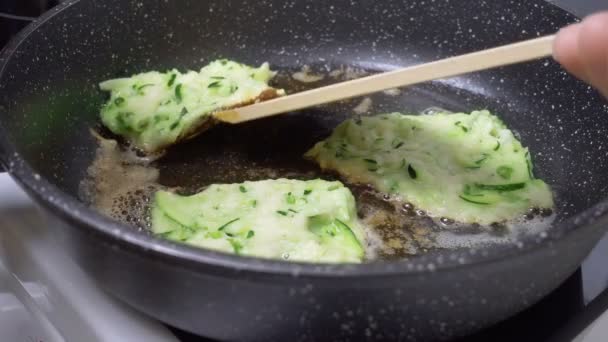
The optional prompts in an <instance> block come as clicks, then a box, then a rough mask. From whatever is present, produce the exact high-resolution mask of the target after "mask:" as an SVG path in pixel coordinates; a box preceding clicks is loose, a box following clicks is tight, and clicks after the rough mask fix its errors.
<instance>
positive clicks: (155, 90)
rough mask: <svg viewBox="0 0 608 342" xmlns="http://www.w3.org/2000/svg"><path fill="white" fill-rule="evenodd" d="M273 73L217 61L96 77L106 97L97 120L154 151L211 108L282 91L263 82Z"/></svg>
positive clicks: (185, 133)
mask: <svg viewBox="0 0 608 342" xmlns="http://www.w3.org/2000/svg"><path fill="white" fill-rule="evenodd" d="M274 75H275V72H273V71H271V70H270V69H269V66H268V63H264V64H262V65H261V66H260V67H259V68H253V67H250V66H247V65H244V64H240V63H237V62H233V61H229V60H225V59H224V60H217V61H214V62H212V63H210V64H209V65H207V66H205V67H203V68H202V69H201V70H200V71H199V72H195V71H188V72H186V73H181V72H179V71H178V70H175V69H174V70H171V71H168V72H164V73H161V72H157V71H152V72H146V73H142V74H138V75H134V76H132V77H129V78H119V79H113V80H109V81H105V82H102V83H101V84H100V85H99V86H100V88H101V90H103V91H107V92H110V98H109V100H108V101H107V102H106V104H105V105H104V106H103V108H102V109H101V120H102V122H103V124H104V125H105V126H106V127H108V128H109V129H110V130H111V131H112V132H114V133H115V134H118V135H120V136H123V137H124V138H126V139H127V140H129V141H130V142H131V143H132V144H133V145H135V146H136V147H138V148H140V149H142V150H144V151H146V152H155V151H158V150H160V149H162V148H164V147H167V146H169V145H171V144H174V143H176V142H178V141H180V140H182V139H186V138H188V137H190V136H192V135H194V134H196V133H197V130H198V129H200V128H201V127H203V126H204V125H205V124H206V123H207V122H208V120H209V119H210V118H211V115H210V114H211V113H213V112H215V111H217V110H220V109H225V108H231V107H236V106H239V105H244V104H248V103H251V102H255V101H258V100H264V99H269V98H272V97H276V96H281V95H284V93H285V92H284V91H283V90H281V89H274V88H272V87H270V86H269V85H268V82H269V81H270V79H272V77H274Z"/></svg>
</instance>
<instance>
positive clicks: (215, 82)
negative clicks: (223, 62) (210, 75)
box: [207, 81, 222, 88]
mask: <svg viewBox="0 0 608 342" xmlns="http://www.w3.org/2000/svg"><path fill="white" fill-rule="evenodd" d="M221 85H222V81H214V82H211V83H209V85H208V86H207V88H218V87H220V86H221Z"/></svg>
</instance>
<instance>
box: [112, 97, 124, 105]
mask: <svg viewBox="0 0 608 342" xmlns="http://www.w3.org/2000/svg"><path fill="white" fill-rule="evenodd" d="M123 103H125V99H124V98H122V97H117V98H115V99H114V104H115V105H117V106H120V105H122V104H123Z"/></svg>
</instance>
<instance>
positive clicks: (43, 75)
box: [0, 0, 608, 341]
mask: <svg viewBox="0 0 608 342" xmlns="http://www.w3.org/2000/svg"><path fill="white" fill-rule="evenodd" d="M573 21H575V18H574V17H573V16H572V15H570V14H568V13H566V12H564V11H562V10H560V9H558V8H556V7H554V6H552V5H549V4H546V3H545V2H543V1H524V0H521V1H509V2H503V1H500V2H499V1H491V2H489V1H488V2H485V1H466V2H465V1H453V0H452V1H448V0H435V1H405V0H403V1H398V0H392V1H371V0H359V1H356V0H349V1H346V0H338V1H331V2H329V1H327V2H321V1H312V0H310V1H297V2H296V1H264V0H261V1H219V0H218V1H195V0H191V1H185V0H184V1H145V2H144V1H123V0H110V1H104V2H100V1H92V0H91V1H85V0H82V1H67V2H65V3H63V4H62V5H60V6H59V7H58V8H57V9H55V10H53V11H52V12H51V13H49V14H47V15H45V16H44V17H43V18H42V19H40V20H39V21H38V22H36V23H34V24H33V25H30V26H29V27H28V28H27V29H26V30H25V31H24V32H23V33H22V34H21V35H20V36H19V37H18V38H17V39H16V40H14V41H13V42H12V43H11V44H9V46H8V47H7V48H6V49H5V50H4V52H3V54H2V56H1V57H0V62H2V65H3V67H2V69H1V74H0V164H4V166H5V167H7V169H8V170H9V172H11V174H12V175H13V176H14V177H15V179H16V180H17V181H18V182H19V183H20V184H22V185H23V187H24V188H25V189H26V190H27V191H28V192H29V193H30V194H31V195H32V196H33V197H34V198H35V199H36V200H37V201H38V202H39V203H40V204H42V205H43V206H44V207H45V208H46V209H48V210H47V212H48V213H49V214H50V215H49V217H50V222H51V223H54V224H51V225H49V235H52V236H53V237H54V238H55V239H56V240H57V242H58V243H60V244H61V245H62V246H63V247H64V248H65V249H66V250H67V251H69V252H70V253H71V254H72V255H73V257H74V259H75V260H76V261H78V262H79V264H80V265H81V266H82V267H83V269H85V270H86V271H87V272H88V273H89V274H90V275H91V276H93V277H94V279H96V280H98V281H99V283H100V284H102V285H103V286H104V287H105V288H106V289H107V290H108V291H110V292H111V293H112V294H114V295H115V296H117V297H118V298H120V299H122V300H124V301H125V302H127V303H129V304H131V305H132V306H134V307H135V308H137V309H139V310H141V311H143V312H145V313H147V314H149V315H151V316H152V317H155V318H158V319H161V320H163V321H165V322H167V323H169V324H172V325H174V326H177V327H179V328H182V329H185V330H189V331H192V332H195V333H198V334H201V335H204V336H208V337H213V338H218V339H224V340H256V341H257V340H259V341H273V340H280V341H284V340H287V339H293V340H301V341H308V340H317V341H318V340H353V339H357V340H364V339H365V340H382V339H385V340H386V339H388V340H433V339H447V338H451V337H454V336H462V335H464V334H467V333H469V332H471V331H474V330H478V329H480V328H483V327H484V326H487V325H489V324H492V323H495V322H497V321H499V320H501V319H504V318H506V317H508V316H509V315H512V314H514V313H516V312H518V311H520V310H522V309H523V308H525V307H527V306H529V305H531V304H533V303H534V302H536V301H537V300H539V299H540V298H541V297H542V296H544V295H545V294H547V293H548V292H549V291H551V290H552V289H554V288H556V287H557V286H558V285H559V284H560V282H562V281H563V280H564V279H566V277H567V276H568V275H570V274H571V273H572V272H573V271H574V270H575V269H576V268H577V267H578V265H579V264H580V262H581V260H582V258H584V257H585V256H586V254H587V253H588V251H589V250H590V249H591V248H592V246H593V245H594V244H595V242H596V241H597V240H598V239H599V238H600V237H601V235H603V233H604V230H605V225H606V221H607V219H606V215H605V214H606V211H607V209H608V204H607V203H606V202H605V201H604V198H605V193H606V188H607V187H608V179H607V177H606V176H605V170H606V163H607V161H608V158H607V155H606V153H607V152H606V151H607V149H606V148H607V146H606V145H605V137H606V136H608V135H607V133H608V120H606V115H608V108H607V106H606V104H605V102H604V101H603V100H602V99H601V98H600V97H599V96H598V95H597V94H596V92H595V91H593V90H592V89H590V88H588V87H587V86H586V85H584V84H582V83H580V82H578V81H576V80H574V79H573V78H572V77H570V76H568V75H567V74H566V73H565V72H564V71H562V70H561V69H560V68H559V66H558V65H557V64H555V63H554V62H553V61H550V60H542V61H538V62H534V63H528V64H525V65H517V66H511V67H506V68H501V69H498V70H492V71H485V72H481V73H476V74H473V75H467V76H463V77H458V78H453V79H450V80H445V81H439V82H433V83H429V84H424V85H421V86H417V87H411V88H408V89H405V90H404V92H403V94H402V95H400V96H398V97H388V96H386V95H383V94H379V95H375V96H374V101H373V103H374V105H373V108H372V111H373V112H375V113H378V112H386V111H393V110H398V111H406V112H410V111H411V112H414V111H419V110H422V109H424V108H426V107H429V106H440V107H444V108H446V109H450V110H466V111H468V110H472V109H479V108H488V109H490V110H492V111H493V112H495V113H498V114H499V115H500V116H501V118H503V119H504V120H505V121H506V123H507V124H508V125H509V126H510V127H512V128H513V129H514V130H515V131H517V132H519V134H520V135H521V140H522V141H523V143H524V145H527V146H529V147H530V149H531V151H532V152H533V158H534V159H535V164H536V168H537V175H538V176H539V177H541V178H543V179H545V180H546V181H547V182H548V183H549V184H551V186H552V187H553V189H554V190H555V192H556V194H557V198H556V200H557V206H558V218H557V224H556V226H555V227H554V228H553V229H552V230H551V231H550V232H548V234H540V235H538V236H536V237H532V238H529V239H526V240H523V241H521V242H520V243H518V244H515V245H513V246H504V247H501V248H492V249H481V250H478V249H475V250H457V251H449V252H445V251H444V252H435V253H429V254H427V255H421V256H419V257H416V258H412V259H410V260H404V261H398V262H377V263H370V264H366V265H358V266H346V265H336V266H328V265H303V264H290V263H285V262H280V261H263V260H256V259H248V258H242V257H238V256H228V255H223V254H219V253H214V252H209V251H204V250H199V249H195V248H191V247H186V246H181V245H176V244H173V243H171V242H167V241H161V240H158V239H155V238H153V237H151V236H149V235H147V234H145V233H142V232H139V231H136V230H134V229H132V228H131V227H127V226H124V225H121V224H118V223H117V222H115V221H112V220H110V219H108V218H105V217H102V216H100V215H98V214H97V213H95V212H94V211H92V210H91V209H89V208H87V207H86V206H85V205H84V204H83V203H81V202H79V201H78V200H77V194H78V187H79V183H80V181H81V180H82V179H83V178H84V177H85V176H86V168H87V167H88V166H89V165H90V163H91V161H92V159H93V157H94V151H95V148H96V144H95V141H94V139H93V138H92V137H91V135H90V134H89V128H90V127H95V126H96V125H97V124H98V110H99V106H100V105H101V103H102V102H103V101H104V95H103V94H101V93H100V92H99V91H98V89H97V86H96V84H97V83H98V82H99V81H101V80H104V79H107V78H111V77H116V76H124V75H129V74H132V73H135V72H140V71H145V70H151V69H161V70H162V69H167V68H170V67H177V68H180V69H182V70H183V69H186V68H193V69H197V68H199V67H200V66H201V65H203V64H205V63H206V62H208V61H210V60H213V59H215V58H220V57H226V58H232V59H236V60H239V61H242V62H244V63H249V64H258V63H261V62H264V61H268V62H270V64H271V65H273V66H274V68H276V69H279V70H295V69H297V68H299V67H301V66H302V65H304V64H308V65H312V66H314V67H316V68H324V67H326V66H329V67H330V68H333V67H337V66H341V65H346V66H355V67H360V68H363V69H367V70H374V71H382V70H388V69H393V68H396V67H400V66H406V65H412V64H417V63H421V62H425V61H431V60H435V59H438V58H442V57H448V56H452V55H456V54H460V53H464V52H470V51H473V50H478V49H483V48H488V47H492V46H495V45H499V44H506V43H510V42H514V41H517V40H522V39H527V38H532V37H536V36H538V35H543V34H550V33H553V32H554V31H555V30H557V29H558V28H559V27H561V26H563V25H565V24H567V23H571V22H573ZM353 103H356V100H353V102H352V103H350V104H343V105H340V106H337V107H336V106H327V107H320V108H315V109H311V110H305V111H301V112H298V113H292V114H289V115H287V116H283V117H277V118H273V119H269V120H265V121H260V122H252V123H250V124H246V125H244V126H242V127H234V128H227V127H223V128H222V127H220V128H217V131H214V132H210V134H211V136H213V134H215V136H218V135H222V138H221V139H218V140H217V141H216V142H214V141H209V137H200V138H199V139H197V140H193V141H192V142H189V143H187V144H185V145H184V146H180V147H179V148H177V149H176V151H180V153H179V154H176V153H173V154H170V156H172V157H170V158H169V159H168V160H166V161H165V162H166V165H172V166H175V169H176V170H178V169H179V168H183V169H187V168H188V167H192V166H193V165H194V166H196V167H197V168H198V167H199V166H200V164H201V163H202V162H201V160H204V157H201V155H200V154H199V152H200V153H202V152H201V151H202V147H206V148H207V149H208V151H210V152H214V153H216V154H218V155H220V153H218V151H222V146H223V145H222V144H223V143H225V142H229V141H233V142H234V141H236V142H241V143H242V144H241V145H243V146H242V148H243V150H241V151H246V152H251V153H242V157H243V158H244V157H246V156H247V157H249V158H254V159H255V161H256V162H264V160H266V161H267V162H269V163H273V164H272V165H276V164H274V163H277V162H278V163H281V162H282V161H285V162H286V163H287V164H289V163H288V161H289V158H288V157H287V156H288V155H291V153H295V152H298V153H300V152H302V151H303V150H304V149H305V148H306V147H308V143H309V142H311V141H313V140H316V139H318V138H320V137H322V136H324V135H326V134H327V133H328V132H329V131H330V129H331V128H333V127H334V126H335V125H336V124H337V123H338V122H339V121H340V120H342V119H344V117H345V115H347V114H348V113H349V112H347V110H349V109H350V108H352V106H351V105H352V104H353ZM273 132H274V133H273ZM206 139H207V140H206ZM275 139H277V140H275ZM299 139H303V140H299ZM237 145H238V144H237ZM218 158H221V156H220V157H218ZM197 163H198V164H197ZM290 167H291V166H290ZM163 172H164V173H163V175H165V176H171V175H175V174H179V172H178V171H175V170H174V169H171V172H167V171H166V170H165V171H163ZM207 172H208V170H207V171H206V170H205V169H204V168H202V169H201V171H200V177H208V176H210V175H211V174H208V173H207ZM169 178H170V177H169ZM165 181H166V182H167V183H170V181H171V179H167V177H165Z"/></svg>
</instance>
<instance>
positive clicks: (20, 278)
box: [0, 0, 608, 342]
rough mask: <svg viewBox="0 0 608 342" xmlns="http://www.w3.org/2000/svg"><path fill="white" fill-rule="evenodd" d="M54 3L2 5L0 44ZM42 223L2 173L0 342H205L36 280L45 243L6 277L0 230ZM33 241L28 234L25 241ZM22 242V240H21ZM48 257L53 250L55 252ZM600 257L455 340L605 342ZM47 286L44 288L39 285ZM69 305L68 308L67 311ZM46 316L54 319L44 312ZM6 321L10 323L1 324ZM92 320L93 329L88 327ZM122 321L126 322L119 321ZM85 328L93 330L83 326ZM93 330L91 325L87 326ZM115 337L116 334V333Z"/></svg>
mask: <svg viewBox="0 0 608 342" xmlns="http://www.w3.org/2000/svg"><path fill="white" fill-rule="evenodd" d="M58 2H61V1H60V0H54V1H53V0H31V1H24V0H2V1H0V46H2V44H3V43H5V42H6V40H7V39H8V38H9V37H10V36H11V35H13V34H14V33H16V32H17V31H18V30H19V29H20V28H22V27H23V26H24V25H25V24H27V19H28V17H35V16H37V15H38V14H39V13H41V12H42V11H44V9H47V8H49V7H51V6H53V5H55V4H57V3H58ZM550 2H553V3H556V4H558V5H560V6H562V7H564V8H566V9H568V10H570V11H572V12H574V13H575V14H577V15H579V16H582V15H585V14H587V13H591V12H593V11H595V10H598V9H608V2H607V1H606V0H551V1H550ZM1 13H8V14H9V15H8V16H7V15H2V14H1ZM14 15H17V16H18V17H15V16H14ZM8 17H10V18H8ZM43 226H44V220H43V219H42V218H41V217H40V216H39V214H38V211H37V209H36V208H35V207H34V206H33V204H32V203H31V202H30V200H29V199H28V198H27V196H25V195H24V194H23V192H21V190H20V189H19V188H18V187H17V186H16V185H15V184H14V183H13V182H12V180H11V179H10V178H9V177H8V176H7V175H6V174H2V175H0V229H2V232H3V234H2V235H0V242H1V243H0V252H2V253H0V335H2V336H3V339H4V338H10V337H9V336H11V337H12V336H13V335H10V334H9V335H7V334H8V333H7V332H5V329H12V330H11V331H16V332H17V335H14V338H13V339H11V340H15V341H38V340H43V339H42V338H41V336H44V337H45V339H44V341H64V340H68V338H65V339H64V338H63V337H62V336H61V333H60V331H61V330H62V329H59V328H60V327H59V328H58V327H57V325H61V324H65V323H66V322H70V324H69V325H70V327H69V329H68V328H65V329H63V330H64V331H63V333H64V335H66V336H67V335H69V336H72V337H73V336H89V337H90V336H95V338H96V340H98V341H114V340H115V339H114V338H115V336H122V339H121V340H124V337H126V336H131V337H132V338H131V339H130V340H142V339H143V340H146V341H209V340H206V339H204V338H201V337H198V336H194V335H191V334H188V333H186V332H183V331H179V330H177V329H175V328H171V327H166V326H163V325H161V324H160V323H158V322H155V321H153V320H151V319H149V318H147V317H143V316H141V315H139V314H138V313H136V312H133V311H132V310H131V309H129V308H126V307H124V305H122V304H121V303H118V302H117V301H116V300H114V299H112V298H111V297H109V296H108V295H106V294H105V293H103V291H101V290H99V289H98V288H97V287H96V285H95V284H92V283H90V281H88V280H87V279H86V277H85V276H84V275H83V274H81V273H79V272H78V270H76V269H71V268H69V267H68V266H66V265H67V264H69V262H67V261H66V262H59V261H57V262H56V263H55V264H51V265H52V266H53V267H57V268H58V269H64V271H65V272H67V273H64V274H70V277H71V278H70V280H69V281H68V283H66V284H65V286H64V285H59V283H61V282H62V281H65V279H58V277H52V276H50V275H49V274H47V275H46V276H44V275H42V273H44V272H42V273H41V274H36V276H34V275H33V274H34V273H32V271H31V269H32V268H33V267H34V266H35V263H36V260H38V261H39V262H42V261H41V258H43V259H44V257H41V255H42V254H40V253H42V251H41V250H42V249H43V246H39V248H38V249H36V250H29V252H28V253H30V254H28V258H29V259H28V258H23V259H24V260H25V259H27V260H29V261H28V262H31V264H28V262H26V261H24V260H20V262H19V263H17V266H15V265H13V266H14V267H17V268H20V267H21V268H22V269H24V270H26V271H24V272H25V273H24V274H20V273H19V270H18V269H17V270H15V269H11V270H10V271H11V272H13V274H11V272H7V270H6V269H5V268H4V267H5V266H3V259H2V256H3V255H4V254H6V253H9V252H10V251H7V249H10V248H7V247H6V246H7V239H11V234H5V233H6V232H7V231H12V232H19V234H16V235H15V234H13V235H12V238H13V239H16V240H14V241H10V243H8V245H10V246H13V245H16V244H17V243H19V241H21V242H23V241H25V237H27V234H28V233H25V232H26V229H25V228H28V229H30V233H29V234H34V232H35V229H39V228H40V227H43ZM33 227H38V228H33ZM19 235H24V236H25V237H23V236H21V237H20V236H19ZM32 236H33V235H30V239H31V237H32ZM20 238H22V239H24V240H19V239H20ZM3 246H4V251H3ZM49 253H55V251H50V252H49ZM30 259H31V260H30ZM59 259H61V256H57V260H59ZM606 260H608V236H607V237H605V238H604V239H603V240H601V241H600V242H599V243H598V245H597V247H596V248H595V249H594V250H593V251H592V252H591V254H590V255H589V256H588V258H587V259H586V260H585V262H584V263H583V265H582V266H581V268H580V269H579V270H578V271H577V272H576V273H575V274H573V275H572V276H571V277H570V278H569V279H568V280H567V281H566V282H564V283H563V284H562V285H561V286H560V287H559V288H558V289H557V290H555V291H554V292H553V293H551V294H550V295H548V296H547V297H546V298H545V299H543V300H542V301H540V302H539V303H537V304H536V305H534V306H532V307H531V308H529V309H527V310H525V311H524V312H521V313H519V314H518V315H516V316H514V317H513V318H511V319H508V320H506V321H504V322H502V323H499V324H497V325H495V326H493V327H490V328H488V329H486V330H484V331H482V332H480V333H478V334H476V335H474V336H469V337H467V338H463V339H461V340H459V342H460V341H461V342H477V341H480V342H481V341H495V342H501V341H556V342H562V341H564V342H565V341H577V342H588V341H604V340H606V336H608V267H605V262H606ZM4 261H6V260H4ZM47 262H48V260H47ZM38 266H40V265H38ZM73 266H75V265H70V267H73ZM47 271H48V270H47ZM3 272H4V273H3ZM3 274H4V275H8V276H7V277H8V278H6V277H5V278H3V276H2V275H3ZM9 278H10V279H9ZM77 279H78V281H77ZM15 281H16V282H15ZM45 281H47V282H49V284H45V283H44V282H45ZM39 282H40V283H41V284H39ZM53 282H59V283H53ZM70 284H71V285H72V286H73V285H74V284H80V288H81V290H82V291H80V292H78V293H74V292H72V293H67V292H66V291H65V289H64V288H65V287H66V286H68V285H70ZM78 296H84V297H86V298H88V299H89V300H97V301H98V302H99V303H101V304H100V305H95V306H94V309H93V310H89V311H87V310H79V309H78V307H79V305H77V303H78V298H77V297H78ZM49 298H50V300H49ZM57 298H60V300H59V301H60V302H61V303H60V304H63V308H64V309H61V310H60V309H59V307H60V306H59V305H57V300H58V299H57ZM52 302H54V303H52ZM68 307H71V309H70V310H68V309H67V308H68ZM7 308H8V309H7ZM7 313H8V314H11V316H9V315H8V314H7ZM51 313H53V315H50V314H51ZM7 317H10V318H11V319H10V320H7V319H6V318H7ZM110 317H114V320H113V321H112V320H111V319H110ZM28 319H30V320H32V321H33V322H34V323H33V324H32V325H27V324H26V323H24V322H26V321H27V320H28ZM93 321H94V322H95V324H91V322H93ZM110 321H112V322H110ZM74 322H80V323H82V326H79V327H75V323H74ZM125 322H128V323H127V324H124V323H125ZM121 323H122V324H121ZM592 323H593V324H592ZM87 324H89V325H92V326H91V327H86V325H87ZM110 324H111V326H112V327H113V328H114V335H113V334H111V333H109V332H108V331H106V330H108V329H102V328H103V327H104V326H105V327H108V326H109V325H110ZM93 325H96V326H97V327H93ZM26 327H28V328H26ZM121 329H122V330H121ZM6 331H8V330H6ZM24 331H26V332H27V333H26V334H25V335H23V334H21V333H20V332H24ZM119 333H120V334H121V335H118V334H119ZM173 336H175V337H176V338H173ZM64 337H65V336H64ZM598 338H600V339H598ZM87 340H89V339H87Z"/></svg>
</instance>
